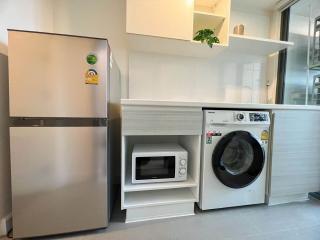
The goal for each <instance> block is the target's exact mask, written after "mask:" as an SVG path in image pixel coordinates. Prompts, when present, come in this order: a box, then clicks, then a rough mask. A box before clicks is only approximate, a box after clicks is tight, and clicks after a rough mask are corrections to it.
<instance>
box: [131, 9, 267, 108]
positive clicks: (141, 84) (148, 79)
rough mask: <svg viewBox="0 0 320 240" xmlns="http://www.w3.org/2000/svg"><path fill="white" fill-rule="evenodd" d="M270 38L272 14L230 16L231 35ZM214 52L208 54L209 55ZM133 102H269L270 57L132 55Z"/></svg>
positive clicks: (244, 55)
mask: <svg viewBox="0 0 320 240" xmlns="http://www.w3.org/2000/svg"><path fill="white" fill-rule="evenodd" d="M238 24H244V25H245V33H246V35H251V36H257V37H266V38H267V37H269V33H270V29H269V28H270V15H269V13H268V12H253V13H252V12H251V13H247V12H246V11H243V10H238V9H237V10H234V9H233V10H232V12H231V23H230V26H231V29H230V31H231V32H232V31H233V26H235V25H238ZM208 51H210V49H208ZM129 98H135V99H155V100H184V101H214V102H243V103H266V102H267V56H260V57H259V56H248V55H246V54H238V53H236V52H234V53H232V54H229V55H225V54H224V53H222V54H220V55H218V56H215V58H213V59H211V60H207V59H200V58H191V57H179V56H165V55H157V54H142V53H133V54H130V57H129Z"/></svg>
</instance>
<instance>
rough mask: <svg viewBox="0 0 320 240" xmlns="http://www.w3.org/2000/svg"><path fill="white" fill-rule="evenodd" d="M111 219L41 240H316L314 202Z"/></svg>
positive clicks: (318, 204) (319, 228)
mask: <svg viewBox="0 0 320 240" xmlns="http://www.w3.org/2000/svg"><path fill="white" fill-rule="evenodd" d="M114 215H115V216H113V219H112V223H111V225H110V226H109V228H108V229H106V230H100V231H93V232H92V231H91V232H85V233H78V234H72V235H66V236H59V237H55V238H52V237H51V238H42V239H64V240H129V239H130V240H167V239H168V240H171V239H172V240H178V239H179V240H180V239H181V240H191V239H192V240H207V239H210V240H221V239H224V240H278V239H279V240H314V239H317V240H320V201H315V200H310V201H308V202H302V203H291V204H285V205H278V206H272V207H267V206H264V205H260V206H250V207H241V208H232V209H224V210H214V211H206V212H199V213H198V214H196V215H195V216H191V217H182V218H175V219H167V220H159V221H150V222H144V223H131V224H125V223H123V216H122V215H119V214H114ZM4 239H5V238H4ZM42 239H41V240H42ZM1 240H2V239H1Z"/></svg>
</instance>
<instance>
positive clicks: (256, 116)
mask: <svg viewBox="0 0 320 240" xmlns="http://www.w3.org/2000/svg"><path fill="white" fill-rule="evenodd" d="M249 118H250V122H266V121H268V120H269V118H268V113H249Z"/></svg>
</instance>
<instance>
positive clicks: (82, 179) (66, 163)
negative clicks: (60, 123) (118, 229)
mask: <svg viewBox="0 0 320 240" xmlns="http://www.w3.org/2000/svg"><path fill="white" fill-rule="evenodd" d="M106 133H107V128H105V127H11V128H10V141H11V168H12V197H13V200H12V201H13V202H12V203H13V211H12V213H13V229H14V230H13V231H14V232H13V234H14V237H15V238H24V237H35V236H44V235H51V234H58V233H65V232H73V231H80V230H87V229H95V228H103V227H106V226H107V225H108V217H107V216H108V209H107V176H106V172H107V169H106V162H107V161H106V158H107V153H106V141H107V140H106Z"/></svg>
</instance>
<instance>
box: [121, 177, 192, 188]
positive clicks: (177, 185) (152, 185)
mask: <svg viewBox="0 0 320 240" xmlns="http://www.w3.org/2000/svg"><path fill="white" fill-rule="evenodd" d="M196 186H197V183H196V182H195V181H194V179H193V178H192V177H191V176H190V175H188V178H187V180H186V181H179V182H162V183H142V184H132V182H131V176H129V175H128V176H127V177H126V182H125V185H124V189H123V190H124V191H125V192H137V191H150V190H162V189H174V188H187V187H196Z"/></svg>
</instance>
